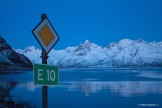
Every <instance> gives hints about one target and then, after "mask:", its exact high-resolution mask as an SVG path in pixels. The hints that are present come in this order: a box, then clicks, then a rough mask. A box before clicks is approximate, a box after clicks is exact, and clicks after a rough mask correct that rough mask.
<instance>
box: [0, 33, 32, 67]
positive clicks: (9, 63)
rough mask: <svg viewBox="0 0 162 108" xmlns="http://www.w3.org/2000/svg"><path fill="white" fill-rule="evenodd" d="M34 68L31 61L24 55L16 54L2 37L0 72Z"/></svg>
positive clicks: (0, 40)
mask: <svg viewBox="0 0 162 108" xmlns="http://www.w3.org/2000/svg"><path fill="white" fill-rule="evenodd" d="M20 68H32V63H31V61H30V60H29V59H28V58H27V57H26V56H24V55H22V54H20V53H16V52H15V51H14V50H13V49H12V48H11V47H10V45H9V44H7V42H6V41H5V40H4V39H3V38H2V37H1V36H0V70H10V69H12V70H13V69H20Z"/></svg>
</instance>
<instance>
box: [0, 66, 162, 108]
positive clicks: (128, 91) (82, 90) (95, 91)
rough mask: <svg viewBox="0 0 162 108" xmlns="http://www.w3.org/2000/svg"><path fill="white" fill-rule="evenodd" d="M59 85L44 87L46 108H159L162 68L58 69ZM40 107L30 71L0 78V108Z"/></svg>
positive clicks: (37, 91)
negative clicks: (14, 107) (46, 96)
mask: <svg viewBox="0 0 162 108" xmlns="http://www.w3.org/2000/svg"><path fill="white" fill-rule="evenodd" d="M59 76H60V78H59V79H60V84H59V86H49V87H48V106H49V108H137V107H154V108H160V107H162V68H142V69H141V68H136V69H132V68H124V69H123V68H104V69H103V68H102V69H95V68H94V69H68V70H66V69H62V70H60V75H59ZM7 105H8V106H9V105H10V106H13V105H15V106H16V105H17V106H18V105H19V106H21V105H22V106H25V107H26V108H28V107H33V108H41V107H42V87H41V86H35V85H34V84H33V72H32V71H28V72H17V73H16V74H1V75H0V108H1V107H3V106H7Z"/></svg>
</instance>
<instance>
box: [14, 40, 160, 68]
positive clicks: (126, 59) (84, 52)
mask: <svg viewBox="0 0 162 108" xmlns="http://www.w3.org/2000/svg"><path fill="white" fill-rule="evenodd" d="M15 51H16V52H18V53H21V54H24V55H25V56H27V57H28V58H29V59H30V60H31V61H32V62H33V63H41V58H40V56H41V50H40V49H38V48H35V47H34V46H29V47H27V48H26V49H15ZM48 64H51V65H58V66H59V67H61V68H78V67H111V66H117V67H119V66H120V67H128V66H160V67H161V66H162V41H161V42H146V41H144V40H142V39H139V40H130V39H122V40H120V41H119V42H117V43H114V42H113V43H110V44H109V45H108V46H106V47H102V46H98V45H96V44H95V43H92V42H90V41H88V40H86V41H85V42H84V43H82V44H80V45H78V46H75V47H67V48H66V49H63V50H54V49H52V50H51V52H50V53H49V58H48Z"/></svg>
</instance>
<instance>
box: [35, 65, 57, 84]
mask: <svg viewBox="0 0 162 108" xmlns="http://www.w3.org/2000/svg"><path fill="white" fill-rule="evenodd" d="M33 70H34V84H35V85H58V83H59V72H58V66H51V65H45V64H34V69H33Z"/></svg>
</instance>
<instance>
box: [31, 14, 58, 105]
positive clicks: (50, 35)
mask: <svg viewBox="0 0 162 108" xmlns="http://www.w3.org/2000/svg"><path fill="white" fill-rule="evenodd" d="M32 33H33V34H34V36H35V38H36V39H37V41H38V42H39V44H40V45H41V47H42V55H41V58H42V64H47V59H48V53H49V52H50V50H51V49H52V48H53V47H54V45H55V44H56V43H57V41H58V40H59V39H60V38H59V36H58V35H57V33H56V31H55V30H54V28H53V26H52V24H51V23H50V22H49V20H48V18H47V16H46V14H42V15H41V22H40V23H39V24H38V25H37V26H36V27H35V28H34V30H33V31H32ZM37 66H38V65H34V74H35V72H37V73H36V76H37V77H35V76H34V83H35V84H41V85H43V86H42V108H48V86H47V85H58V77H57V76H58V68H57V67H55V68H54V67H53V68H52V69H47V68H48V67H51V66H47V65H44V66H43V67H46V69H45V71H46V72H47V73H46V74H47V75H42V74H43V73H42V72H43V71H44V70H43V69H41V68H40V69H39V68H38V67H37ZM36 67H37V68H36ZM44 77H46V78H44ZM56 77H57V78H56ZM43 78H44V79H48V80H46V81H45V82H46V83H45V84H44V83H42V82H43V81H42V80H43ZM36 81H37V82H36ZM40 82H41V83H40Z"/></svg>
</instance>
